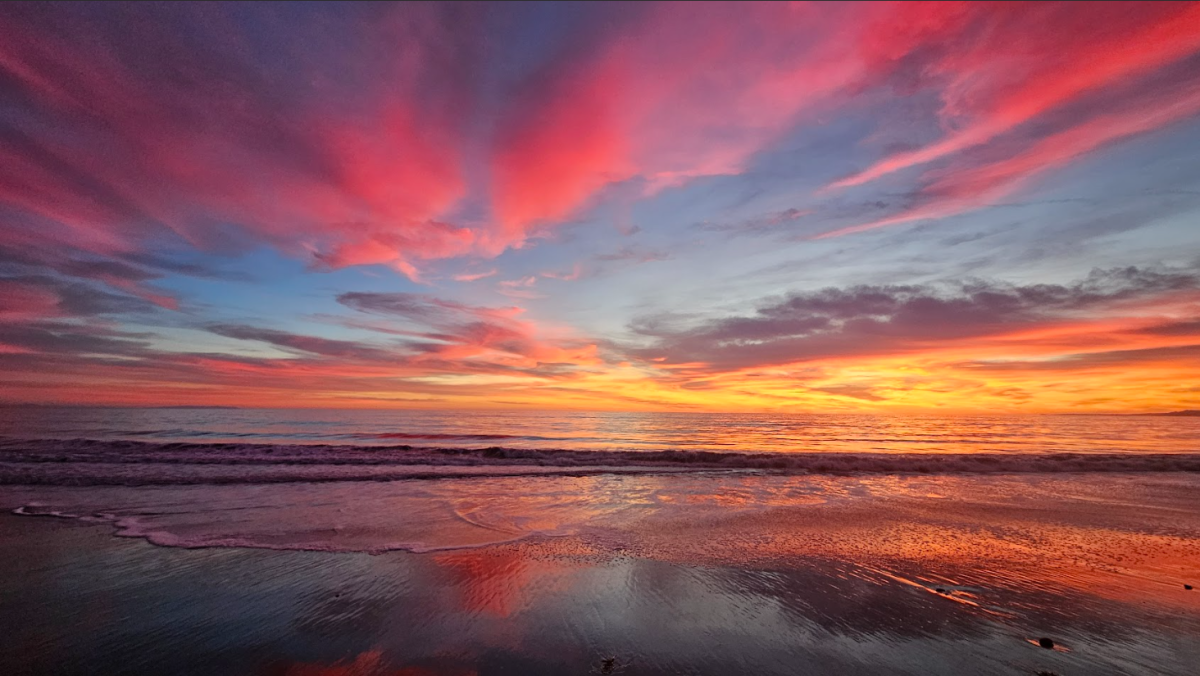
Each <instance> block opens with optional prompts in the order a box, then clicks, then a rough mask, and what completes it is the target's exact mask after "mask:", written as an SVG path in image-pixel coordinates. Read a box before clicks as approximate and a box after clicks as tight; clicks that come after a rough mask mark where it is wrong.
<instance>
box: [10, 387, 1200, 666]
mask: <svg viewBox="0 0 1200 676" xmlns="http://www.w3.org/2000/svg"><path fill="white" fill-rule="evenodd" d="M1198 440H1200V419H1196V418H1184V417H1154V416H1013V417H999V416H997V417H986V418H983V417H980V418H950V417H911V418H905V417H870V416H851V415H788V416H785V415H767V414H761V415H758V414H756V415H750V414H744V415H704V414H690V413H687V414H684V413H637V414H634V413H533V412H530V413H526V412H496V411H487V412H424V411H421V412H396V411H317V410H240V409H101V408H87V409H59V408H41V407H14V408H8V409H3V410H0V510H3V513H2V514H0V550H2V551H4V552H5V555H6V558H5V575H3V576H0V636H4V637H5V640H4V641H0V673H5V674H95V673H104V674H108V673H129V674H161V673H172V674H197V675H203V674H235V675H240V674H245V675H247V676H249V675H257V674H263V675H279V674H283V675H288V676H312V675H317V674H320V675H323V676H335V675H338V676H385V675H386V676H398V675H404V676H430V675H432V674H453V675H468V674H474V675H479V674H511V673H520V674H547V675H549V674H565V673H580V674H591V673H600V674H607V673H623V674H713V675H716V674H721V675H726V674H742V673H745V674H795V673H812V674H868V675H874V674H878V675H883V674H912V675H913V676H917V675H921V676H926V675H929V674H944V675H947V676H949V675H951V674H955V675H957V674H963V673H971V674H995V675H1001V674H1034V673H1053V674H1059V675H1061V676H1069V675H1070V674H1099V675H1102V676H1104V675H1112V676H1117V675H1129V674H1139V675H1140V674H1167V675H1171V676H1184V675H1186V674H1191V673H1194V671H1193V669H1194V665H1195V664H1196V663H1197V661H1200V593H1198V592H1196V591H1195V590H1194V589H1190V588H1189V587H1195V586H1196V584H1197V582H1200V447H1198V443H1197V441H1198ZM1046 646H1049V647H1046Z"/></svg>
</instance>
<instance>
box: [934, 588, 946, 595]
mask: <svg viewBox="0 0 1200 676" xmlns="http://www.w3.org/2000/svg"><path fill="white" fill-rule="evenodd" d="M934 591H936V592H937V593H939V594H945V593H946V590H945V589H942V588H941V587H938V588H937V589H935V590H934Z"/></svg>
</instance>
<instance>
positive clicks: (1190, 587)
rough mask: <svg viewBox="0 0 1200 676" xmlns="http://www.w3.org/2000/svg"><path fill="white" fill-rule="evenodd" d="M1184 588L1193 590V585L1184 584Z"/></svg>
mask: <svg viewBox="0 0 1200 676" xmlns="http://www.w3.org/2000/svg"><path fill="white" fill-rule="evenodd" d="M1183 588H1184V589H1186V590H1188V591H1192V585H1190V584H1185V585H1183Z"/></svg>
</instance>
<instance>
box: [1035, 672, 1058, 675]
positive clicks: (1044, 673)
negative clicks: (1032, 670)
mask: <svg viewBox="0 0 1200 676" xmlns="http://www.w3.org/2000/svg"><path fill="white" fill-rule="evenodd" d="M1037 676H1058V674H1056V673H1054V672H1053V671H1039V672H1037Z"/></svg>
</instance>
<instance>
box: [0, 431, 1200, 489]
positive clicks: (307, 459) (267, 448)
mask: <svg viewBox="0 0 1200 676" xmlns="http://www.w3.org/2000/svg"><path fill="white" fill-rule="evenodd" d="M714 471H716V472H721V471H742V472H746V471H751V472H770V473H784V474H917V473H922V474H1017V473H1058V472H1200V453H1043V454H1038V453H1009V452H978V453H828V452H825V453H746V452H719V451H690V450H661V451H622V450H568V449H557V450H545V449H527V448H505V447H500V446H491V447H486V448H434V447H417V446H409V445H397V446H355V445H301V444H297V445H288V444H239V443H212V444H204V443H152V442H141V441H98V440H89V439H72V440H0V484H8V485H16V484H23V485H46V484H50V485H84V486H86V485H157V484H236V483H280V482H321V481H389V480H396V479H426V478H446V477H455V476H513V475H531V474H595V473H645V472H662V473H676V472H714Z"/></svg>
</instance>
